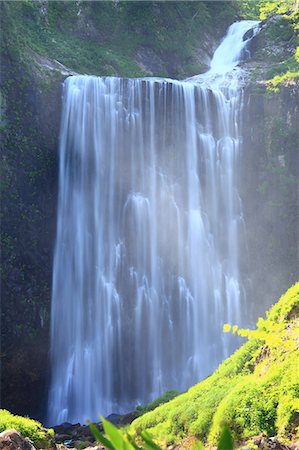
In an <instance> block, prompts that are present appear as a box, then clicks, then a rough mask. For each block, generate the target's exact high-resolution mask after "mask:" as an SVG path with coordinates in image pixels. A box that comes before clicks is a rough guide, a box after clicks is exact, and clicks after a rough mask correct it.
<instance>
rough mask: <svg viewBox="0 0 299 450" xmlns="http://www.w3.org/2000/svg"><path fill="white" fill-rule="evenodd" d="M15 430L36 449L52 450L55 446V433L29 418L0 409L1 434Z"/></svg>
mask: <svg viewBox="0 0 299 450" xmlns="http://www.w3.org/2000/svg"><path fill="white" fill-rule="evenodd" d="M10 429H15V430H17V431H19V433H20V434H21V435H22V436H23V437H25V438H29V439H30V441H31V442H32V443H33V445H34V446H35V447H36V448H43V449H45V448H50V447H53V446H54V441H53V437H54V431H53V430H52V429H46V428H44V427H43V426H42V425H41V423H39V422H37V421H36V420H32V419H29V418H28V417H21V416H14V415H13V414H11V413H10V412H9V411H6V410H5V409H0V433H1V432H3V431H5V430H10Z"/></svg>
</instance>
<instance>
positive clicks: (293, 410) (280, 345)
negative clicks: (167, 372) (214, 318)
mask: <svg viewBox="0 0 299 450" xmlns="http://www.w3.org/2000/svg"><path fill="white" fill-rule="evenodd" d="M298 315H299V283H297V284H296V285H294V286H293V287H292V288H290V289H289V290H288V291H287V292H286V294H285V295H283V296H282V297H281V299H280V300H279V302H278V303H277V304H276V305H275V306H274V307H273V308H272V309H271V310H270V312H269V313H268V314H267V319H266V320H263V319H259V321H258V324H257V330H255V331H253V330H251V331H250V330H239V331H238V328H237V327H236V326H235V327H233V331H234V332H235V333H237V332H238V333H239V334H241V335H242V336H246V337H247V338H248V339H249V340H248V342H247V343H246V344H244V345H243V346H242V347H241V348H240V349H239V350H237V351H236V352H235V353H234V354H233V355H232V356H231V357H230V358H228V359H227V360H226V361H224V362H223V363H222V364H221V365H220V366H219V368H218V370H217V371H216V372H214V373H213V375H211V376H210V377H209V378H207V379H205V380H204V381H202V382H201V383H199V384H198V385H196V386H194V387H192V388H191V389H189V391H188V392H186V393H184V394H181V395H179V396H178V397H176V398H175V399H173V400H172V401H170V402H169V403H166V404H164V405H161V406H159V407H158V408H156V409H155V410H154V411H151V412H149V413H147V414H145V415H144V416H142V417H140V418H138V419H136V420H135V421H134V422H133V424H132V425H131V428H130V431H131V432H132V433H133V434H134V435H139V434H140V433H142V432H144V431H150V432H151V434H152V435H153V436H155V438H156V439H157V440H158V441H159V442H161V443H163V444H164V445H165V444H169V443H177V442H180V441H182V440H183V439H184V438H186V437H187V436H194V437H195V438H197V439H200V440H202V441H203V442H205V443H208V444H215V442H217V440H218V438H219V432H220V429H221V426H222V425H223V424H226V425H227V426H228V427H229V428H230V430H231V432H232V435H233V438H234V439H235V440H236V441H242V440H244V439H246V438H249V437H251V436H254V435H257V434H259V433H260V432H264V433H266V434H267V435H268V436H273V435H278V436H279V437H280V438H281V439H283V440H285V441H288V440H290V439H291V438H292V436H294V434H295V433H296V427H297V426H298V423H297V422H298V417H299V380H298V361H299V348H298ZM226 328H229V327H228V326H227V327H226ZM296 423H297V425H296ZM297 431H298V430H297Z"/></svg>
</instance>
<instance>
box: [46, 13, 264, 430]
mask: <svg viewBox="0 0 299 450" xmlns="http://www.w3.org/2000/svg"><path fill="white" fill-rule="evenodd" d="M256 25H257V22H252V21H246V22H239V23H236V24H233V25H232V26H231V27H230V29H229V31H228V34H227V36H226V37H225V39H224V40H223V42H222V43H221V44H220V46H219V48H218V49H217V50H216V52H215V55H214V58H213V60H212V63H211V70H210V71H209V72H208V73H207V74H204V75H200V76H198V77H194V78H191V79H189V80H186V81H185V82H178V81H173V80H165V79H151V78H148V79H121V78H109V77H108V78H96V77H91V76H75V77H70V78H68V79H67V80H66V82H65V86H64V110H63V120H62V126H61V142H60V181H59V182H60V188H59V205H58V227H57V241H56V248H55V257H54V273H53V301H52V327H51V352H52V380H51V389H50V393H49V417H48V421H49V423H52V424H53V423H59V422H63V421H69V422H77V421H82V420H83V419H84V418H89V419H97V418H98V414H102V415H105V414H108V413H111V412H112V411H117V412H124V411H128V410H129V409H131V408H134V407H135V406H136V405H137V404H138V403H142V404H143V403H145V402H147V401H149V400H151V399H153V398H154V397H156V396H158V395H160V394H161V393H163V392H164V391H165V390H167V389H178V390H185V389H186V388H187V387H189V386H190V385H192V384H194V383H196V382H198V381H199V380H200V379H201V378H203V377H205V376H206V375H208V374H209V373H210V372H211V371H212V370H213V369H214V368H215V367H216V366H217V364H218V363H219V362H220V361H221V360H222V359H223V357H225V356H227V355H228V354H229V353H230V352H231V351H232V349H233V345H235V344H231V343H230V342H229V339H228V338H226V337H225V336H223V334H222V325H223V323H224V322H230V323H240V319H241V318H240V312H241V307H242V298H244V294H243V293H242V286H241V282H240V276H239V268H238V267H239V263H238V260H239V257H238V247H239V237H240V230H241V228H242V210H241V201H240V198H239V196H238V191H237V182H236V178H237V167H238V166H237V164H238V163H237V160H238V154H239V149H240V142H241V141H240V129H239V122H240V112H241V108H242V82H240V79H242V76H241V73H242V72H241V69H236V68H235V67H236V65H237V64H238V62H239V61H240V59H241V58H242V54H243V53H244V49H245V48H246V41H243V40H242V38H243V35H244V33H245V32H246V31H248V30H249V29H251V28H254V27H256Z"/></svg>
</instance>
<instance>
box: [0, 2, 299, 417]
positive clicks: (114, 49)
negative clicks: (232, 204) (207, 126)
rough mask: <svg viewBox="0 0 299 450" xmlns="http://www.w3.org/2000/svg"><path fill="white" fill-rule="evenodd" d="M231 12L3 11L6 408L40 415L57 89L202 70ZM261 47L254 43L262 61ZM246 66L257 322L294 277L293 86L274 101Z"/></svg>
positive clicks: (207, 8)
mask: <svg viewBox="0 0 299 450" xmlns="http://www.w3.org/2000/svg"><path fill="white" fill-rule="evenodd" d="M232 3H233V2H179V3H177V2H173V3H172V2H164V3H159V2H158V3H155V2H140V3H138V2H137V3H135V2H111V3H108V2H107V3H106V2H80V1H79V2H70V3H69V4H68V2H47V1H44V0H42V1H36V2H30V1H26V2H25V1H24V2H2V3H1V9H2V14H1V19H2V27H1V28H2V30H3V31H4V32H3V35H2V46H1V47H2V56H1V57H2V62H1V69H2V72H3V73H2V75H1V103H0V109H1V115H2V119H1V131H2V134H3V138H2V168H3V169H2V170H3V176H2V183H1V192H2V230H1V231H2V237H1V245H2V267H3V268H2V311H1V318H2V326H1V333H2V336H1V342H2V348H1V363H2V371H1V376H2V393H1V406H3V407H5V408H8V409H10V410H11V411H12V412H14V413H19V414H30V415H32V416H33V417H43V416H44V407H45V404H46V402H45V399H46V395H47V383H48V373H49V371H48V364H49V362H48V352H49V316H50V298H51V273H52V257H53V247H54V242H55V228H56V203H57V179H58V153H57V150H58V136H59V123H60V110H61V94H62V82H63V80H64V79H65V77H66V76H68V75H70V74H72V73H74V72H80V73H90V74H97V75H119V76H144V75H147V76H150V75H156V76H159V75H162V76H169V77H174V78H183V77H184V76H188V75H193V74H196V73H199V72H201V71H204V70H205V69H206V67H207V65H208V62H209V58H210V56H211V54H212V53H213V50H214V48H215V46H216V44H217V41H218V40H219V39H220V38H221V36H222V35H223V34H224V31H225V28H226V27H227V26H228V25H229V24H230V23H232V22H233V21H234V20H236V17H237V15H238V10H237V9H236V6H235V5H234V4H232ZM237 3H238V2H237ZM215 17H216V19H215ZM111 24H113V26H112V25H111ZM128 30H129V31H128ZM215 30H216V32H215ZM263 46H264V44H263V43H262V41H260V43H259V42H256V49H255V51H256V52H257V53H256V54H257V55H258V51H259V50H260V49H261V47H263ZM251 64H252V65H251V66H250V67H249V68H248V70H249V72H250V73H251V74H252V75H251V78H252V82H251V84H250V85H249V87H248V89H247V91H246V95H245V108H244V141H245V152H244V155H243V156H242V157H244V165H243V172H242V174H240V185H242V186H243V187H242V199H243V205H244V209H245V211H244V215H245V220H246V228H247V237H248V241H247V242H248V255H247V256H246V258H245V259H244V261H245V262H244V267H243V272H244V273H246V277H247V285H248V286H247V288H248V292H249V297H250V298H251V297H252V298H253V296H252V292H253V290H254V291H255V297H256V298H259V299H264V300H263V301H259V302H255V301H254V300H253V301H252V304H253V308H255V310H256V312H257V313H261V312H263V311H264V310H265V308H266V307H267V306H268V305H269V303H270V301H271V299H272V298H275V297H278V296H279V294H280V293H281V292H282V291H283V290H284V289H285V288H286V286H287V285H289V284H290V282H292V281H294V279H295V277H296V258H297V255H296V250H297V249H296V243H297V242H298V236H297V235H296V233H297V227H298V221H297V220H298V219H297V218H296V213H297V211H298V202H297V201H298V199H296V185H295V179H294V177H295V174H296V170H297V173H298V160H297V159H296V151H295V149H296V142H295V141H296V139H298V129H297V128H296V124H297V123H298V106H297V105H298V97H297V96H298V87H296V86H295V85H290V86H289V87H284V88H282V89H280V90H279V91H278V92H275V93H272V94H269V93H267V90H266V87H265V86H263V85H261V84H260V83H259V81H260V79H259V76H258V77H257V76H256V74H255V72H254V70H255V69H256V68H257V66H258V65H259V64H260V63H259V62H257V60H256V61H253V62H252V63H251ZM66 66H67V67H68V68H67V67H66ZM261 73H263V71H261ZM261 77H262V75H261V76H260V78H261ZM254 79H255V80H254ZM253 80H254V81H253ZM273 111H275V115H274V113H273ZM257 292H258V295H257ZM62 326H63V324H62Z"/></svg>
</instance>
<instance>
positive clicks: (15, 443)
mask: <svg viewBox="0 0 299 450" xmlns="http://www.w3.org/2000/svg"><path fill="white" fill-rule="evenodd" d="M0 450H35V447H34V446H33V445H32V444H31V442H30V440H29V439H28V438H24V437H23V436H22V435H21V434H20V433H19V432H18V431H17V430H14V429H12V430H6V431H3V432H2V433H0Z"/></svg>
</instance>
